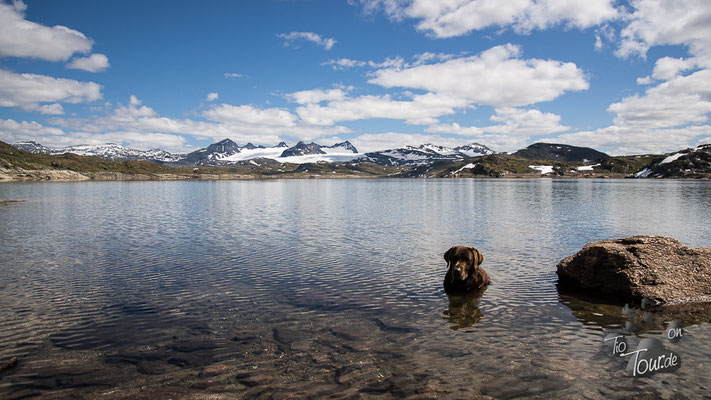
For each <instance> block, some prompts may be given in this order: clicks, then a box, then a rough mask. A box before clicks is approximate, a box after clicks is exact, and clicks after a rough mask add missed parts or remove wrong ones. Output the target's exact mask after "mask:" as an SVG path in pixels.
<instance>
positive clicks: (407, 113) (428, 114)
mask: <svg viewBox="0 0 711 400" xmlns="http://www.w3.org/2000/svg"><path fill="white" fill-rule="evenodd" d="M466 105H467V104H466V102H463V101H462V100H461V99H456V98H449V97H446V96H438V95H435V94H433V93H427V94H424V95H416V96H413V97H412V99H411V100H394V99H392V97H391V96H388V95H383V96H376V95H366V96H360V97H355V98H345V99H343V100H336V101H331V102H329V103H328V104H326V105H325V106H321V105H319V104H314V103H310V104H305V105H303V106H300V107H298V108H297V109H296V113H297V114H298V115H299V117H300V118H301V119H302V120H303V121H304V122H306V123H308V124H311V125H333V124H335V123H337V122H342V121H357V120H363V119H371V118H387V119H400V120H405V122H406V123H409V124H413V125H423V124H430V123H433V122H435V121H436V120H434V118H435V117H439V116H442V115H447V114H454V113H455V108H457V107H464V106H466Z"/></svg>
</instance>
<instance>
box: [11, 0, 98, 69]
mask: <svg viewBox="0 0 711 400" xmlns="http://www.w3.org/2000/svg"><path fill="white" fill-rule="evenodd" d="M26 8H27V6H25V4H24V3H23V2H21V1H15V2H14V3H13V5H10V4H6V3H4V2H0V57H27V58H39V59H43V60H48V61H66V60H68V59H69V58H70V57H71V56H72V55H73V54H74V53H88V52H89V51H91V47H92V45H93V42H92V41H91V39H89V38H87V37H86V36H84V34H83V33H81V32H78V31H75V30H72V29H69V28H67V27H65V26H61V25H57V26H54V27H51V28H50V27H47V26H44V25H40V24H38V23H35V22H31V21H28V20H26V19H25V16H24V11H25V9H26Z"/></svg>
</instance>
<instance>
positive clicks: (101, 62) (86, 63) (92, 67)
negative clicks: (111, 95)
mask: <svg viewBox="0 0 711 400" xmlns="http://www.w3.org/2000/svg"><path fill="white" fill-rule="evenodd" d="M67 68H71V69H81V70H84V71H89V72H103V71H106V69H107V68H109V59H108V58H107V57H106V56H105V55H103V54H92V55H90V56H89V57H77V58H75V59H73V60H72V62H70V63H69V64H67Z"/></svg>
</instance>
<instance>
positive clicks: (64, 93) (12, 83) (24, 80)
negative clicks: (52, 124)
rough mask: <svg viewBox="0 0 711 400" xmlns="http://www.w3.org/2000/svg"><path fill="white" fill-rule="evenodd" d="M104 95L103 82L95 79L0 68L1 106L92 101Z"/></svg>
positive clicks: (26, 108) (27, 108)
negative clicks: (19, 72)
mask: <svg viewBox="0 0 711 400" xmlns="http://www.w3.org/2000/svg"><path fill="white" fill-rule="evenodd" d="M100 98H101V86H100V85H98V84H96V83H94V82H79V81H75V80H72V79H62V78H52V77H50V76H45V75H36V74H16V73H14V72H11V71H8V70H4V69H0V107H20V108H22V109H23V110H35V109H38V108H39V107H40V103H72V104H76V103H90V102H92V101H96V100H99V99H100ZM54 107H55V109H56V106H54Z"/></svg>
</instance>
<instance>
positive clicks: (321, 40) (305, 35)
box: [277, 32, 336, 50]
mask: <svg viewBox="0 0 711 400" xmlns="http://www.w3.org/2000/svg"><path fill="white" fill-rule="evenodd" d="M277 37H278V38H280V39H284V46H291V45H293V44H294V42H296V41H299V40H306V41H309V42H313V43H315V44H317V45H319V46H321V47H323V48H324V49H326V50H331V48H333V46H334V45H335V44H336V39H334V38H325V37H322V36H321V35H318V34H316V33H313V32H291V33H280V34H278V35H277Z"/></svg>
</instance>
